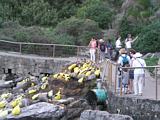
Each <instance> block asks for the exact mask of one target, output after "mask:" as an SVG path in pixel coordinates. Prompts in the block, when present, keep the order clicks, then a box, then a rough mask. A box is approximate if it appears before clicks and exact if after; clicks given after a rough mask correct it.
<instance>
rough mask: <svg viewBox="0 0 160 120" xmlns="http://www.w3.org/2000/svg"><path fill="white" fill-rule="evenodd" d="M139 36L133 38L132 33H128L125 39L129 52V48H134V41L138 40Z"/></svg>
mask: <svg viewBox="0 0 160 120" xmlns="http://www.w3.org/2000/svg"><path fill="white" fill-rule="evenodd" d="M137 38H138V36H137V37H135V38H134V39H132V36H131V34H128V36H127V38H126V39H125V47H126V50H127V52H128V53H129V50H130V49H131V48H132V43H133V42H134V41H135V40H137Z"/></svg>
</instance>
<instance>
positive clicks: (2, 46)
mask: <svg viewBox="0 0 160 120" xmlns="http://www.w3.org/2000/svg"><path fill="white" fill-rule="evenodd" d="M0 50H1V51H5V52H6V51H7V52H18V53H20V54H34V55H39V56H45V57H86V56H87V57H88V56H89V48H88V47H87V46H77V45H62V44H44V43H26V42H12V41H6V40H0Z"/></svg>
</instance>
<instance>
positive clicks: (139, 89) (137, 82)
mask: <svg viewBox="0 0 160 120" xmlns="http://www.w3.org/2000/svg"><path fill="white" fill-rule="evenodd" d="M133 57H134V58H135V59H134V60H133V63H132V67H142V68H135V69H134V94H135V95H141V96H142V93H143V83H144V80H145V70H144V68H143V67H146V62H145V61H144V60H143V59H142V58H141V57H142V54H141V53H139V52H138V53H136V54H135V55H133Z"/></svg>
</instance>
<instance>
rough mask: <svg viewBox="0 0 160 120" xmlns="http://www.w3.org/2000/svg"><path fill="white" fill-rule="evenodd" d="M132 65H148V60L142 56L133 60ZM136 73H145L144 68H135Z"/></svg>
mask: <svg viewBox="0 0 160 120" xmlns="http://www.w3.org/2000/svg"><path fill="white" fill-rule="evenodd" d="M132 67H142V68H143V67H146V62H145V61H144V60H143V59H141V58H136V59H134V60H133V63H132ZM136 74H145V73H144V69H141V68H137V69H134V75H136Z"/></svg>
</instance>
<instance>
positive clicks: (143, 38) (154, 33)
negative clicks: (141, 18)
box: [135, 20, 160, 52]
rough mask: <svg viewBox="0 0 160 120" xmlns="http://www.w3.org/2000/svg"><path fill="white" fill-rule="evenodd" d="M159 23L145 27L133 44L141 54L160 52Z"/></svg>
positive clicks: (154, 22)
mask: <svg viewBox="0 0 160 120" xmlns="http://www.w3.org/2000/svg"><path fill="white" fill-rule="evenodd" d="M159 33H160V21H159V20H158V21H153V23H152V24H150V25H148V26H145V27H144V28H143V29H142V31H141V33H140V34H139V38H138V40H137V41H136V42H135V48H136V49H137V50H140V51H142V52H156V51H160V34H159Z"/></svg>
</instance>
